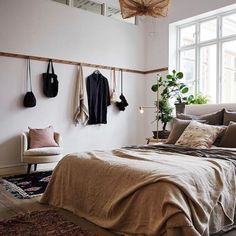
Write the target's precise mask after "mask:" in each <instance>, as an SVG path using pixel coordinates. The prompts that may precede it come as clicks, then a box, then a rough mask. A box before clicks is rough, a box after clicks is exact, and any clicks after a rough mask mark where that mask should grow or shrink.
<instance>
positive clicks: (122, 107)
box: [116, 69, 129, 111]
mask: <svg viewBox="0 0 236 236" xmlns="http://www.w3.org/2000/svg"><path fill="white" fill-rule="evenodd" d="M120 76H121V78H120V83H121V94H120V102H116V106H117V108H118V109H119V110H120V111H124V110H125V108H126V107H127V106H128V105H129V104H128V102H127V100H126V98H125V96H124V94H123V70H122V69H121V70H120Z"/></svg>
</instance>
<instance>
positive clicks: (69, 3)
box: [66, 0, 137, 25]
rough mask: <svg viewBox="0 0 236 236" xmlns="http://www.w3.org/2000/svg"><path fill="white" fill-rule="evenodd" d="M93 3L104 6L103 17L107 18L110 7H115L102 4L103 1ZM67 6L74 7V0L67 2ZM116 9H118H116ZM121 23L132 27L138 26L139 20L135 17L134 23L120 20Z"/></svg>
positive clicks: (95, 0)
mask: <svg viewBox="0 0 236 236" xmlns="http://www.w3.org/2000/svg"><path fill="white" fill-rule="evenodd" d="M91 1H93V2H96V3H98V4H101V5H102V9H101V16H105V17H107V9H108V6H109V7H113V6H112V5H110V4H107V3H105V2H102V1H98V0H91ZM66 5H67V6H69V7H74V0H66ZM114 8H116V7H114ZM82 10H83V9H82ZM120 22H124V23H128V24H131V25H137V18H136V17H135V16H134V23H131V22H128V21H126V20H125V19H123V20H120Z"/></svg>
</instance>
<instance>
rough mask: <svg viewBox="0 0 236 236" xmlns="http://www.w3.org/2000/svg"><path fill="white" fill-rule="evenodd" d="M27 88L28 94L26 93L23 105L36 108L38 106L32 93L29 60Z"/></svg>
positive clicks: (28, 64)
mask: <svg viewBox="0 0 236 236" xmlns="http://www.w3.org/2000/svg"><path fill="white" fill-rule="evenodd" d="M26 88H27V91H28V92H26V94H25V96H24V101H23V105H24V107H35V106H36V98H35V96H34V94H33V92H32V82H31V69H30V59H27V76H26Z"/></svg>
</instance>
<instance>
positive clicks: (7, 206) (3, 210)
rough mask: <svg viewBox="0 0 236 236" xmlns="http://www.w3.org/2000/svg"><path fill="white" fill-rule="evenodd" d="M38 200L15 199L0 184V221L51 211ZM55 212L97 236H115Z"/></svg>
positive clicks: (69, 214)
mask: <svg viewBox="0 0 236 236" xmlns="http://www.w3.org/2000/svg"><path fill="white" fill-rule="evenodd" d="M39 198H40V197H35V198H32V199H17V198H15V197H14V196H13V195H12V194H10V193H8V192H6V190H5V188H4V186H3V185H2V184H1V183H0V220H1V219H7V218H9V217H12V216H15V215H17V214H22V213H27V212H30V211H37V210H46V209H53V207H50V206H48V205H43V204H40V203H39V202H38V201H39ZM57 210H58V211H59V212H60V213H61V214H62V215H64V216H65V217H66V218H67V219H68V220H70V221H72V222H74V223H75V224H78V225H79V226H81V227H82V228H83V229H87V230H88V231H90V232H92V233H95V234H96V235H98V236H115V234H113V233H111V232H108V231H107V230H104V229H102V228H100V227H98V226H96V225H94V224H92V223H90V222H88V221H86V220H84V219H82V218H80V217H78V216H75V215H74V214H72V213H70V212H68V211H66V210H62V209H57Z"/></svg>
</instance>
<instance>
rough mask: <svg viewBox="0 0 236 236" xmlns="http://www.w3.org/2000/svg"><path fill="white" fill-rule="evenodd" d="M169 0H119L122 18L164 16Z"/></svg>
mask: <svg viewBox="0 0 236 236" xmlns="http://www.w3.org/2000/svg"><path fill="white" fill-rule="evenodd" d="M169 5H170V0H120V8H121V14H122V17H123V18H124V19H125V18H129V17H133V16H142V15H146V16H152V17H158V16H166V15H167V12H168V7H169Z"/></svg>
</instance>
